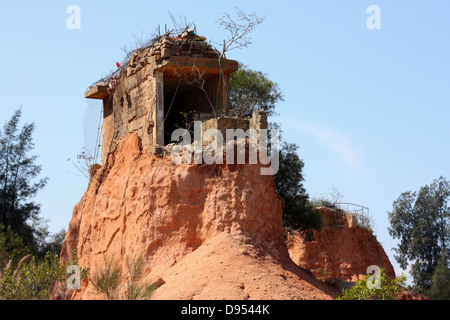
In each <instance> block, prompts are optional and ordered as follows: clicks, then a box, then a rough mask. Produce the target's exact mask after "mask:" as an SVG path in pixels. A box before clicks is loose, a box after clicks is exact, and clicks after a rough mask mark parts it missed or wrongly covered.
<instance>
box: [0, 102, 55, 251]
mask: <svg viewBox="0 0 450 320" xmlns="http://www.w3.org/2000/svg"><path fill="white" fill-rule="evenodd" d="M21 114H22V111H21V109H20V108H19V109H18V110H17V111H16V112H15V113H14V115H13V116H12V117H11V119H10V120H9V121H7V122H6V123H5V125H4V128H3V132H2V131H1V130H0V223H1V224H3V225H4V226H5V227H11V230H12V231H13V232H14V233H17V234H18V235H19V236H20V237H22V239H23V241H24V243H25V245H26V246H28V247H29V248H30V250H31V251H32V252H33V253H36V251H37V245H36V241H35V234H34V231H33V228H32V227H31V226H30V222H32V221H33V220H34V219H36V218H37V217H38V214H39V212H40V206H39V204H37V203H35V202H34V201H32V200H31V198H32V197H34V196H35V195H36V193H37V192H38V191H39V190H40V189H42V188H43V187H44V186H45V184H46V183H47V178H42V179H40V180H37V181H34V179H35V178H36V177H37V176H38V175H39V174H40V172H41V166H38V165H36V164H35V161H36V159H37V156H30V155H28V153H29V152H30V151H31V150H32V149H33V147H34V144H33V139H32V134H33V131H34V128H35V127H34V123H31V124H25V125H24V126H23V127H22V129H21V130H20V132H19V128H18V125H19V121H20V117H21Z"/></svg>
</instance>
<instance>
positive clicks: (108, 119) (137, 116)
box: [102, 64, 156, 163]
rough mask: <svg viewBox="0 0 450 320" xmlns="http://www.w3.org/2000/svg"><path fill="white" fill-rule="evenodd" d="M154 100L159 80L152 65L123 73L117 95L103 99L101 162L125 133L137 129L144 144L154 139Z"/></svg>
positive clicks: (116, 91) (116, 90)
mask: <svg viewBox="0 0 450 320" xmlns="http://www.w3.org/2000/svg"><path fill="white" fill-rule="evenodd" d="M155 101H156V79H155V76H154V74H153V68H152V65H150V64H148V65H146V66H144V67H142V68H141V69H140V70H139V71H138V72H136V73H134V74H132V75H129V76H127V75H126V74H125V73H122V74H121V76H120V77H119V85H118V86H117V88H116V89H115V93H114V95H109V96H108V97H106V98H105V100H104V116H103V130H102V141H103V145H102V163H104V160H105V159H106V156H107V154H108V152H109V151H111V149H112V148H114V145H115V141H117V139H118V138H120V137H121V136H123V135H125V134H128V133H131V132H136V133H137V134H138V136H139V137H140V138H141V139H142V144H143V145H149V144H151V143H152V142H153V135H154V132H153V127H154V123H155V119H154V116H155V115H154V114H155V105H156V102H155Z"/></svg>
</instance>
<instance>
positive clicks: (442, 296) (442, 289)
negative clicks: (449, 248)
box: [427, 250, 450, 300]
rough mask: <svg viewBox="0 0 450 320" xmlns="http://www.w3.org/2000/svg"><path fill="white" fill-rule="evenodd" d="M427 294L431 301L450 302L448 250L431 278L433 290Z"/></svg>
mask: <svg viewBox="0 0 450 320" xmlns="http://www.w3.org/2000/svg"><path fill="white" fill-rule="evenodd" d="M427 294H428V296H429V297H430V298H431V299H436V300H450V268H449V267H448V255H447V253H446V250H444V251H443V252H442V255H441V258H440V259H439V262H438V264H437V266H436V269H435V270H434V273H433V276H432V277H431V288H430V290H429V292H427Z"/></svg>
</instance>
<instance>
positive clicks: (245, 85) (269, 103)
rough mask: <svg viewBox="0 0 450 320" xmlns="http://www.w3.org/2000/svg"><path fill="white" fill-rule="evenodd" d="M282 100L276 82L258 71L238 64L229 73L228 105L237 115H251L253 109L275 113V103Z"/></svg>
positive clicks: (269, 114)
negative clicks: (235, 68) (236, 67)
mask: <svg viewBox="0 0 450 320" xmlns="http://www.w3.org/2000/svg"><path fill="white" fill-rule="evenodd" d="M280 101H284V99H283V94H282V93H281V91H280V89H279V87H278V84H277V83H275V82H273V81H271V80H269V79H268V78H267V76H266V75H265V74H264V73H262V72H260V71H255V70H251V69H249V68H248V67H247V66H245V65H243V64H239V68H238V70H237V71H235V72H233V73H232V74H231V75H230V106H231V109H232V110H233V111H234V112H235V113H236V114H238V115H242V114H243V115H251V114H252V113H253V112H254V111H256V110H259V111H265V112H267V115H268V116H271V115H274V114H275V105H276V103H278V102H280Z"/></svg>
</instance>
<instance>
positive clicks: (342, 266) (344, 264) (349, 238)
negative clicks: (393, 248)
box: [289, 208, 395, 281]
mask: <svg viewBox="0 0 450 320" xmlns="http://www.w3.org/2000/svg"><path fill="white" fill-rule="evenodd" d="M319 210H320V211H319V212H320V214H321V217H322V223H323V227H322V230H321V231H314V241H312V242H307V241H305V240H304V239H303V238H302V237H301V236H295V237H294V238H293V239H291V241H290V243H289V254H290V256H291V258H292V260H293V261H294V262H295V263H296V264H297V265H298V266H300V267H302V268H304V269H307V270H309V271H311V273H312V274H313V275H314V276H315V277H317V278H319V279H322V280H325V279H343V280H345V281H356V280H357V279H359V278H362V277H363V276H364V275H366V274H367V268H368V267H369V266H371V265H376V266H379V267H381V268H383V270H384V272H385V273H386V275H388V276H389V277H391V278H395V272H394V268H393V267H392V264H391V262H390V261H389V258H388V257H387V255H386V253H385V251H384V249H383V247H382V246H381V244H380V243H379V242H378V241H377V239H376V238H375V236H373V235H372V233H371V232H370V231H368V230H367V229H364V228H361V227H358V226H357V220H356V216H355V215H354V214H350V213H346V212H340V211H337V210H332V209H328V208H319Z"/></svg>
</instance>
